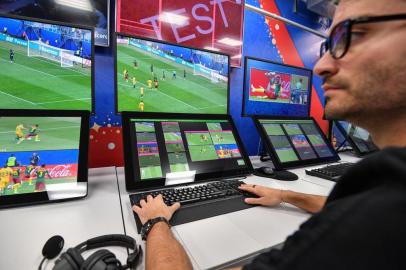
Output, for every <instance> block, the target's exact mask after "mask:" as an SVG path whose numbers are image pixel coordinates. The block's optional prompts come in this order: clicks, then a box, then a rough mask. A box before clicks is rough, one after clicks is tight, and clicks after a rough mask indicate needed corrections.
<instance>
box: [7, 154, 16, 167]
mask: <svg viewBox="0 0 406 270" xmlns="http://www.w3.org/2000/svg"><path fill="white" fill-rule="evenodd" d="M6 165H7V167H15V166H16V165H17V158H16V156H15V155H14V154H11V155H10V156H9V157H8V158H7V161H6Z"/></svg>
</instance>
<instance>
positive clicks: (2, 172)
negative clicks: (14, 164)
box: [0, 165, 13, 193]
mask: <svg viewBox="0 0 406 270" xmlns="http://www.w3.org/2000/svg"><path fill="white" fill-rule="evenodd" d="M12 175H13V170H12V169H11V168H9V167H7V165H4V167H3V168H1V169H0V193H3V192H4V189H5V188H7V187H8V185H9V183H10V180H11V177H12Z"/></svg>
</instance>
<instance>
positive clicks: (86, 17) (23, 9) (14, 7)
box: [0, 0, 110, 46]
mask: <svg viewBox="0 0 406 270" xmlns="http://www.w3.org/2000/svg"><path fill="white" fill-rule="evenodd" d="M0 13H6V14H13V15H18V16H24V17H30V18H38V19H44V20H49V21H57V22H62V23H73V24H80V25H85V26H89V27H92V28H93V27H94V29H95V31H94V37H95V45H97V46H109V32H110V27H109V26H110V24H109V20H110V0H85V1H83V0H12V1H1V2H0Z"/></svg>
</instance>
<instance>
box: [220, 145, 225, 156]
mask: <svg viewBox="0 0 406 270" xmlns="http://www.w3.org/2000/svg"><path fill="white" fill-rule="evenodd" d="M219 158H225V153H224V150H223V147H222V146H220V149H219Z"/></svg>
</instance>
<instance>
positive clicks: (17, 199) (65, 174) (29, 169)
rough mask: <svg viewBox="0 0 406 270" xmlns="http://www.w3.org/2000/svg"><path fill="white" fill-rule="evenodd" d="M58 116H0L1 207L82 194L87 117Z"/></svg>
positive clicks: (79, 114)
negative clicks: (84, 128) (84, 129)
mask: <svg viewBox="0 0 406 270" xmlns="http://www.w3.org/2000/svg"><path fill="white" fill-rule="evenodd" d="M8 114H9V113H8ZM20 114H23V113H20ZM62 115H69V111H66V112H64V113H63V114H62ZM62 115H59V116H58V115H55V114H52V113H51V114H49V113H48V116H45V115H35V114H34V115H28V114H25V115H24V116H23V115H20V116H11V115H4V113H1V111H0V161H1V168H0V207H2V206H8V205H10V204H11V205H13V203H16V204H30V203H35V202H43V201H53V200H58V199H69V198H74V197H81V196H82V197H83V196H85V195H86V193H87V188H86V187H87V168H84V166H86V164H87V153H85V155H84V154H83V152H82V153H81V152H80V151H87V144H86V138H85V139H84V136H86V135H85V134H84V133H86V134H88V131H83V130H82V128H83V127H87V128H88V127H89V123H88V115H89V112H87V113H81V112H79V111H78V113H73V114H72V113H71V115H70V116H62ZM83 157H85V160H83Z"/></svg>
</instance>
